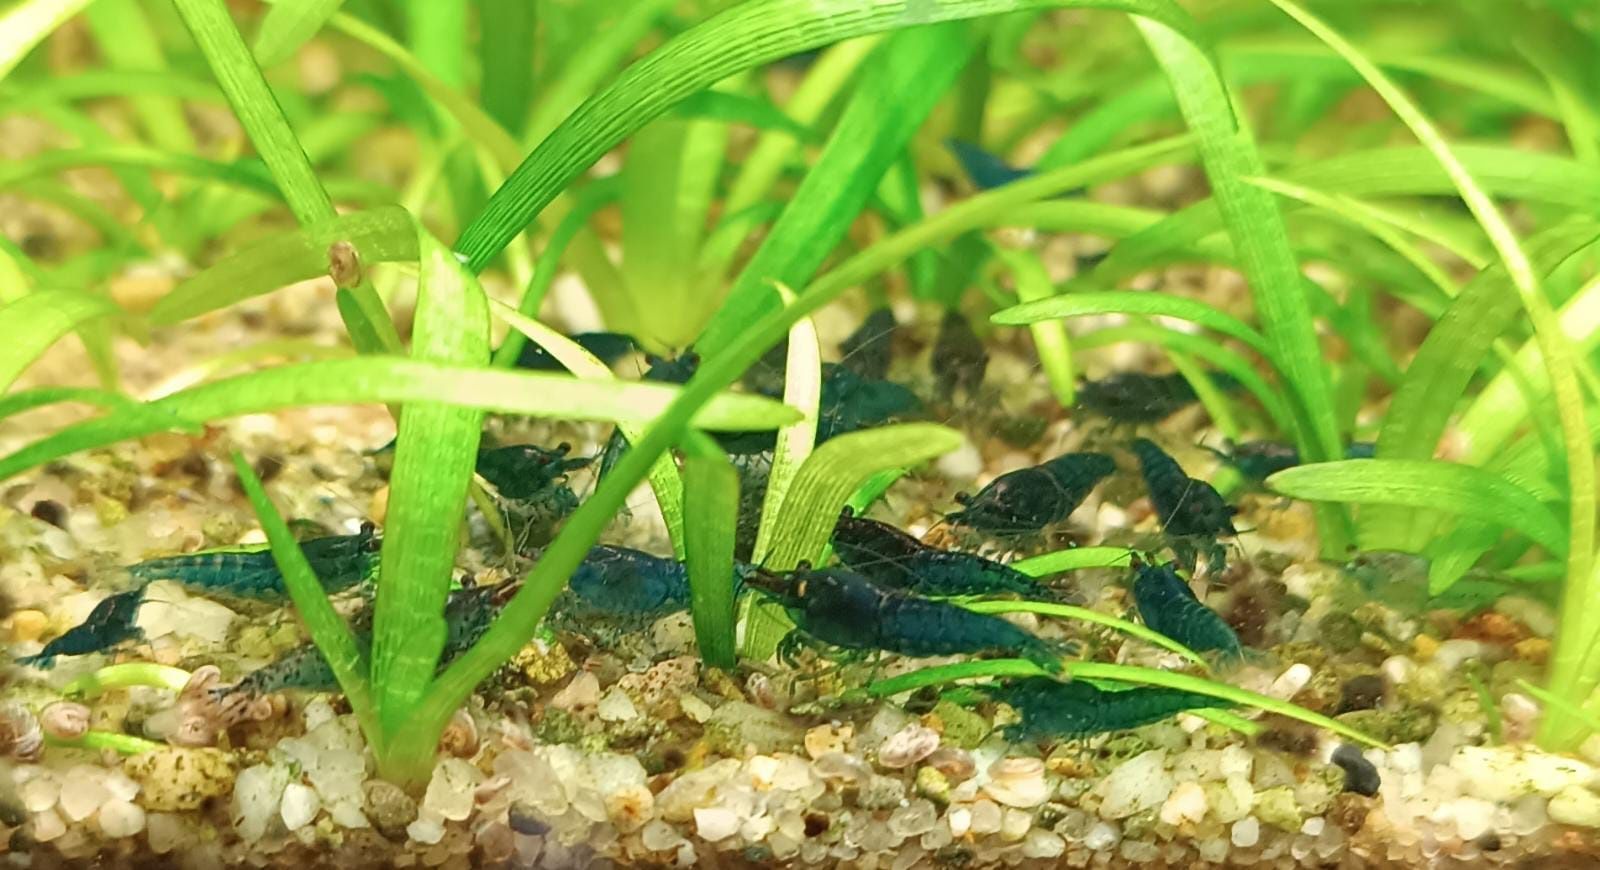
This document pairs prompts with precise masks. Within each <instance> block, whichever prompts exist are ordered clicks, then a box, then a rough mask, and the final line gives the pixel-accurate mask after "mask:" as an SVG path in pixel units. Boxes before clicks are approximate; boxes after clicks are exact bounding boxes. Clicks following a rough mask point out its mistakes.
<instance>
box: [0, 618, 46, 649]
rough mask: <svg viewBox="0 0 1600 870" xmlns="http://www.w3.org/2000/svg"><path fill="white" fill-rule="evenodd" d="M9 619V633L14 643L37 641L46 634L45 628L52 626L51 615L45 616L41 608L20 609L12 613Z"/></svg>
mask: <svg viewBox="0 0 1600 870" xmlns="http://www.w3.org/2000/svg"><path fill="white" fill-rule="evenodd" d="M7 621H8V622H9V623H10V624H11V629H10V632H9V634H10V637H11V642H12V643H29V642H31V641H36V640H38V639H39V638H40V637H42V636H43V635H44V630H45V629H46V628H49V627H50V617H48V616H45V615H44V612H43V611H40V610H19V611H17V612H16V613H13V614H11V618H10V619H9V620H7Z"/></svg>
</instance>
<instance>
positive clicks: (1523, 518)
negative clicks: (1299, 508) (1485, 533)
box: [1267, 459, 1567, 553]
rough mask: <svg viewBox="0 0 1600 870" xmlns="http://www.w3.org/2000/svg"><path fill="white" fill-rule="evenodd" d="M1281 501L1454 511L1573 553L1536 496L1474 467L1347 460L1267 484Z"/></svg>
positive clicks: (1297, 471)
mask: <svg viewBox="0 0 1600 870" xmlns="http://www.w3.org/2000/svg"><path fill="white" fill-rule="evenodd" d="M1267 487H1268V488H1269V489H1271V490H1272V491H1273V492H1276V493H1279V494H1280V495H1286V496H1289V497H1291V498H1301V499H1306V500H1308V501H1337V502H1343V503H1346V504H1369V503H1370V504H1391V505H1400V506H1403V507H1413V508H1428V509H1435V510H1443V511H1448V512H1450V513H1455V514H1459V515H1461V516H1464V517H1470V518H1472V519H1475V520H1480V521H1482V522H1486V523H1495V524H1497V525H1502V526H1509V527H1511V528H1513V529H1516V530H1517V531H1519V532H1521V533H1523V534H1525V535H1527V536H1528V537H1530V538H1532V539H1533V540H1535V541H1537V542H1538V543H1539V544H1540V545H1541V546H1543V547H1544V548H1545V549H1548V550H1550V551H1551V552H1553V553H1565V552H1566V551H1567V535H1566V532H1565V530H1563V529H1562V526H1561V522H1560V521H1559V520H1557V519H1556V518H1555V515H1554V514H1552V513H1551V512H1550V509H1549V508H1547V507H1545V506H1544V505H1543V504H1541V503H1540V502H1539V499H1538V498H1536V497H1535V496H1534V495H1533V494H1532V493H1529V492H1528V491H1527V490H1525V489H1523V488H1521V487H1519V486H1517V485H1516V484H1513V483H1511V482H1510V481H1508V480H1506V479H1505V478H1503V477H1501V476H1500V475H1498V474H1494V473H1492V472H1488V471H1484V470H1483V469H1481V468H1475V467H1473V466H1470V465H1458V464H1456V463H1453V462H1437V461H1432V460H1416V459H1344V460H1340V461H1338V462H1322V463H1315V464H1311V465H1302V466H1299V467H1297V468H1290V469H1287V470H1285V471H1280V472H1278V473H1277V474H1274V475H1272V476H1271V477H1269V478H1267Z"/></svg>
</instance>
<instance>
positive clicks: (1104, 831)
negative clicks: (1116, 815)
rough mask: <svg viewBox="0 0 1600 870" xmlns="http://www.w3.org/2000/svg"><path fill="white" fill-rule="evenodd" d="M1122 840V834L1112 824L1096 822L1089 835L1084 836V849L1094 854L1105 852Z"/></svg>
mask: <svg viewBox="0 0 1600 870" xmlns="http://www.w3.org/2000/svg"><path fill="white" fill-rule="evenodd" d="M1120 839H1122V832H1121V831H1120V830H1118V829H1117V826H1116V825H1113V824H1111V823H1110V822H1096V823H1095V825H1094V827H1092V828H1090V829H1089V833H1087V834H1084V835H1083V845H1084V848H1086V849H1089V850H1090V851H1093V852H1104V851H1105V850H1107V849H1109V848H1111V847H1112V846H1115V845H1116V844H1117V841H1118V840H1120Z"/></svg>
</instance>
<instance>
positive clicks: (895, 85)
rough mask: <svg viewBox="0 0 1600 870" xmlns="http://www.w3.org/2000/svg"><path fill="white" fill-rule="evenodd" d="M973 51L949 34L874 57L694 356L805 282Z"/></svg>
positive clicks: (931, 31) (934, 34) (914, 35)
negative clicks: (775, 287)
mask: <svg viewBox="0 0 1600 870" xmlns="http://www.w3.org/2000/svg"><path fill="white" fill-rule="evenodd" d="M975 47H976V44H975V42H974V41H973V38H972V36H971V35H970V34H969V33H968V32H967V31H966V30H965V29H963V28H962V26H961V25H960V24H947V25H943V26H940V27H935V28H925V29H919V30H912V31H905V32H902V33H897V34H895V35H894V36H891V37H890V38H889V39H887V40H885V41H884V42H883V43H881V44H880V45H879V46H878V48H877V49H876V50H874V51H873V53H872V56H871V57H869V58H868V59H867V60H866V62H865V67H866V69H865V72H863V74H862V77H861V81H860V82H859V83H858V84H857V85H856V89H855V92H854V93H852V94H851V96H850V101H849V102H848V103H847V104H846V105H845V109H844V114H843V115H842V116H841V117H840V119H839V123H838V125H837V126H835V127H834V129H833V133H832V134H831V135H830V136H829V137H828V143H827V145H825V146H824V147H823V149H822V154H821V155H820V156H819V157H818V158H817V162H816V163H815V164H814V165H813V166H812V167H811V170H810V171H809V172H807V173H806V176H805V178H804V179H803V180H802V181H801V182H800V187H799V189H798V190H796V191H795V192H794V195H793V196H791V197H790V198H789V205H788V206H787V207H786V208H785V209H784V211H783V214H782V215H780V216H779V217H778V220H777V223H775V224H774V225H773V227H772V229H771V230H770V231H769V232H768V233H767V237H766V238H765V239H764V240H763V241H762V243H761V247H760V248H759V249H757V251H756V253H755V255H754V256H752V257H751V258H750V261H749V262H748V263H746V264H745V267H744V269H743V270H742V271H741V272H740V273H739V277H738V279H737V280H736V281H735V282H734V285H733V289H731V290H729V291H728V299H727V302H726V303H725V304H724V305H723V306H722V308H720V309H719V310H718V311H717V313H716V315H715V316H714V317H712V319H711V322H710V323H709V324H707V325H706V329H705V334H704V335H702V336H701V337H700V339H699V340H698V341H697V342H696V347H698V348H700V349H701V350H702V352H713V351H715V350H717V349H718V348H720V347H722V346H724V345H725V344H727V342H728V340H729V338H730V337H731V336H732V335H733V334H734V333H736V332H738V331H739V330H740V329H741V328H742V327H743V324H746V323H749V322H750V321H751V320H752V319H754V318H755V317H756V316H758V315H759V314H761V313H764V312H765V311H766V310H767V309H769V308H770V307H772V306H775V305H777V304H779V303H778V300H777V298H776V297H775V296H774V295H773V293H772V287H771V282H773V281H778V282H781V283H783V284H787V285H791V286H800V285H802V284H804V282H806V281H808V280H810V279H811V276H812V274H813V273H814V272H815V271H816V269H817V267H818V266H820V265H821V264H822V261H823V260H824V258H826V257H827V255H828V253H829V252H830V251H831V250H832V249H833V248H834V246H835V245H837V244H838V242H839V241H840V240H841V239H843V238H844V235H845V233H846V232H847V231H848V230H849V228H850V224H851V223H852V221H853V220H854V219H855V216H856V215H857V214H858V213H860V211H861V209H862V207H864V206H865V205H866V203H867V200H868V199H869V198H870V197H871V196H872V194H873V192H874V191H875V190H877V188H878V185H879V183H880V182H881V180H882V179H883V176H884V173H886V172H887V171H888V170H889V167H890V165H891V164H892V163H893V162H894V161H895V159H896V158H897V157H898V156H899V155H900V153H901V152H902V150H903V149H904V148H905V147H906V143H907V142H909V141H910V139H911V136H912V134H913V133H915V132H916V130H917V128H918V127H920V126H921V125H922V122H923V120H924V119H925V118H926V117H927V115H928V113H929V112H931V111H932V110H933V106H934V104H935V103H936V102H938V100H939V98H940V97H941V96H943V94H944V92H945V91H946V90H947V89H948V88H949V87H950V85H952V84H954V83H955V79H956V75H957V74H958V73H959V72H960V70H961V66H962V64H963V63H964V62H965V61H966V59H967V57H968V56H969V55H970V54H971V52H972V50H973V49H974V48H975Z"/></svg>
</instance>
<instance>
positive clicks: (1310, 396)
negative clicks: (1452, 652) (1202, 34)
mask: <svg viewBox="0 0 1600 870" xmlns="http://www.w3.org/2000/svg"><path fill="white" fill-rule="evenodd" d="M1135 23H1136V24H1137V26H1138V27H1139V30H1140V32H1141V34H1142V35H1143V36H1144V39H1145V42H1146V43H1148V44H1149V45H1150V48H1151V50H1152V51H1153V52H1154V53H1155V55H1156V60H1157V62H1158V63H1160V64H1161V66H1162V68H1163V69H1164V70H1165V71H1166V73H1167V77H1168V78H1169V79H1170V80H1171V82H1172V88H1173V92H1174V93H1175V94H1176V95H1177V99H1178V107H1179V109H1180V111H1181V112H1182V113H1183V116H1184V120H1185V121H1186V122H1187V123H1188V125H1189V128H1190V129H1191V130H1193V131H1194V133H1195V137H1196V141H1197V142H1198V144H1199V147H1200V157H1201V161H1202V162H1203V164H1204V165H1205V169H1206V177H1207V178H1208V179H1209V180H1210V182H1211V189H1212V195H1213V197H1214V198H1215V201H1216V203H1217V206H1218V208H1219V210H1220V211H1221V213H1222V215H1223V224H1224V226H1225V227H1226V229H1227V231H1228V237H1229V238H1230V239H1232V240H1233V246H1234V250H1235V251H1236V252H1237V253H1238V256H1239V261H1240V268H1241V270H1242V271H1243V272H1244V275H1245V278H1246V280H1248V281H1249V283H1250V289H1251V294H1252V298H1253V299H1254V300H1255V307H1256V315H1257V317H1258V318H1259V319H1260V320H1261V324H1262V328H1263V331H1264V332H1265V333H1266V337H1267V339H1268V340H1269V341H1270V342H1271V344H1272V349H1273V353H1272V359H1273V362H1274V364H1275V366H1276V368H1277V369H1278V371H1280V372H1281V373H1282V374H1283V377H1284V378H1285V379H1286V380H1287V381H1288V383H1289V386H1290V389H1291V392H1292V394H1293V402H1292V404H1291V407H1292V408H1294V409H1295V410H1296V414H1295V418H1294V419H1295V420H1296V422H1297V424H1298V425H1297V426H1296V427H1295V428H1296V431H1295V433H1294V436H1295V440H1296V442H1297V443H1298V444H1299V446H1300V451H1301V455H1302V456H1304V457H1306V458H1307V459H1324V460H1325V459H1332V458H1333V457H1335V456H1337V455H1339V452H1340V450H1341V448H1340V443H1339V428H1338V416H1337V414H1336V413H1335V411H1334V406H1333V389H1332V386H1331V384H1330V383H1329V381H1328V377H1327V372H1326V368H1325V365H1324V363H1323V360H1322V356H1321V353H1320V350H1319V347H1318V342H1317V335H1316V330H1315V327H1314V326H1313V324H1312V319H1311V307H1310V303H1309V301H1308V300H1307V299H1306V296H1305V291H1304V290H1303V289H1302V288H1301V285H1300V266H1299V264H1298V263H1297V262H1296V260H1295V256H1294V253H1293V251H1292V250H1291V249H1290V247H1289V235H1288V230H1287V229H1286V228H1285V226H1284V223H1283V216H1282V214H1281V213H1280V212H1279V211H1278V206H1277V202H1276V201H1275V200H1274V199H1273V197H1272V195H1271V194H1269V193H1267V192H1266V191H1264V190H1262V189H1260V188H1258V187H1255V186H1253V185H1251V184H1249V183H1248V182H1246V181H1245V179H1247V178H1251V177H1254V176H1258V175H1262V174H1264V169H1265V167H1264V166H1263V164H1262V161H1261V155H1260V154H1259V153H1258V152H1257V150H1256V148H1255V145H1254V143H1253V142H1252V139H1251V135H1250V133H1249V131H1248V130H1247V129H1246V128H1245V127H1244V126H1243V122H1242V120H1241V119H1239V118H1238V117H1237V116H1236V115H1235V113H1234V108H1233V106H1232V103H1231V102H1230V99H1229V96H1228V93H1227V89H1226V85H1225V84H1224V83H1223V82H1222V81H1221V79H1220V78H1219V77H1218V76H1217V74H1216V71H1215V70H1214V68H1213V67H1212V66H1211V65H1210V64H1209V63H1208V62H1207V59H1206V58H1205V56H1204V55H1203V54H1201V53H1200V51H1199V50H1198V49H1196V48H1195V47H1194V46H1193V44H1191V43H1189V42H1188V41H1186V40H1185V39H1184V38H1183V37H1182V36H1180V35H1179V34H1177V33H1175V32H1174V31H1172V30H1171V29H1169V28H1167V27H1165V26H1163V25H1161V24H1157V23H1155V22H1152V21H1149V20H1139V21H1136V22H1135ZM1318 528H1319V531H1320V532H1321V537H1322V546H1323V550H1324V552H1328V553H1342V552H1343V551H1344V549H1345V546H1344V542H1345V541H1346V540H1347V539H1348V536H1349V518H1348V515H1346V514H1345V513H1344V512H1343V511H1340V510H1324V511H1321V512H1320V513H1319V523H1318Z"/></svg>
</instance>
